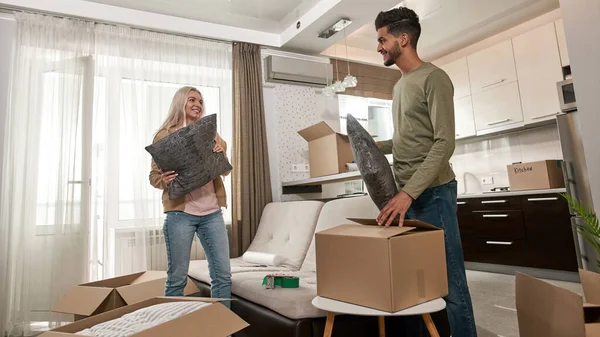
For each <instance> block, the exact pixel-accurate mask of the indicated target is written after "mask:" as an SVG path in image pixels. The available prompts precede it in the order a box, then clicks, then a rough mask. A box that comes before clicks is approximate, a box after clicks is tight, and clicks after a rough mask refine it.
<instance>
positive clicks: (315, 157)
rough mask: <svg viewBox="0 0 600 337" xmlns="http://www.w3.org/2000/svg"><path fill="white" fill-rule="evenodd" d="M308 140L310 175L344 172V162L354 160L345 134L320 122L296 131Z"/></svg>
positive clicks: (318, 175) (317, 175)
mask: <svg viewBox="0 0 600 337" xmlns="http://www.w3.org/2000/svg"><path fill="white" fill-rule="evenodd" d="M298 134H300V136H302V138H304V139H305V140H306V141H307V142H308V156H309V165H310V177H311V178H314V177H321V176H326V175H330V174H338V173H343V172H346V163H351V162H352V160H354V156H353V155H352V149H351V148H350V140H349V139H348V136H347V135H344V134H341V133H338V132H335V131H334V130H333V129H332V128H331V127H330V126H329V125H327V123H325V122H320V123H317V124H315V125H312V126H309V127H307V128H305V129H303V130H300V131H298Z"/></svg>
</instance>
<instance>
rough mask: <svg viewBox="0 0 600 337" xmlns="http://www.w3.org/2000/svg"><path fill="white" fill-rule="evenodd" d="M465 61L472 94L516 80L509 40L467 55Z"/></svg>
mask: <svg viewBox="0 0 600 337" xmlns="http://www.w3.org/2000/svg"><path fill="white" fill-rule="evenodd" d="M467 63H468V67H469V79H470V82H471V92H472V93H473V94H475V93H479V92H482V91H485V90H490V89H493V88H496V87H500V86H504V85H506V84H508V83H512V82H514V81H516V80H517V72H516V70H515V61H514V57H513V47H512V41H511V40H506V41H503V42H500V43H498V44H496V45H493V46H491V47H488V48H486V49H483V50H480V51H478V52H475V53H473V54H471V55H469V56H467ZM475 113H477V110H476V111H475Z"/></svg>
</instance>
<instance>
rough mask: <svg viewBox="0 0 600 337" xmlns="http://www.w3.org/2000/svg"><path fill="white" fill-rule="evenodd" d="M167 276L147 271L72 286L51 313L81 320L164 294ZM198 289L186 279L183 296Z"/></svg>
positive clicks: (162, 273) (163, 273)
mask: <svg viewBox="0 0 600 337" xmlns="http://www.w3.org/2000/svg"><path fill="white" fill-rule="evenodd" d="M166 280H167V273H166V272H164V271H146V272H140V273H135V274H130V275H125V276H120V277H115V278H110V279H105V280H101V281H97V282H91V283H85V284H80V285H78V286H75V287H73V288H72V289H71V290H69V292H67V294H65V296H63V297H62V298H61V299H60V300H59V301H58V302H57V303H56V304H55V305H54V307H53V308H52V311H54V312H60V313H65V314H73V315H74V316H75V317H74V319H75V320H76V321H77V320H80V319H83V318H86V317H89V316H94V315H97V314H100V313H103V312H106V311H109V310H113V309H116V308H119V307H122V306H125V305H128V304H133V303H137V302H140V301H144V300H147V299H149V298H153V297H156V296H163V295H164V293H165V282H166ZM198 291H199V290H198V288H197V287H196V286H195V285H194V282H192V281H191V280H190V279H189V278H188V283H187V285H186V287H185V289H184V295H191V294H194V293H197V292H198Z"/></svg>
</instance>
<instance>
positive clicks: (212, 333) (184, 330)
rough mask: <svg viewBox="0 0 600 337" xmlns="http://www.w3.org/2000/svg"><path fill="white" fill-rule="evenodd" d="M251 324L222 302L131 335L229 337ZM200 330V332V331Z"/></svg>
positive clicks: (136, 336)
mask: <svg viewBox="0 0 600 337" xmlns="http://www.w3.org/2000/svg"><path fill="white" fill-rule="evenodd" d="M247 326H249V324H248V323H246V322H245V321H244V320H242V319H241V318H240V317H239V316H237V315H236V314H234V313H233V312H232V311H231V310H229V309H227V308H226V307H225V306H224V305H222V304H220V303H214V304H211V305H209V306H207V307H204V308H201V309H198V310H196V311H194V312H191V313H189V314H187V315H185V316H181V317H178V318H176V319H173V320H170V321H168V322H165V323H163V324H160V325H158V326H155V327H153V328H150V329H147V330H144V331H141V332H138V333H136V334H133V335H131V337H164V336H177V337H196V336H198V335H201V336H203V337H227V336H230V335H233V334H234V333H236V332H238V331H240V330H242V329H244V328H246V327H247ZM199 332H200V333H199Z"/></svg>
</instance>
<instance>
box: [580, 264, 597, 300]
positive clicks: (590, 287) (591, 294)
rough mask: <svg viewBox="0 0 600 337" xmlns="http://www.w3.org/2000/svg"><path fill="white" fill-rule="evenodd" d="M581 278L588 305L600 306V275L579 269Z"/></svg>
mask: <svg viewBox="0 0 600 337" xmlns="http://www.w3.org/2000/svg"><path fill="white" fill-rule="evenodd" d="M579 278H580V279H581V286H582V287H583V295H584V296H585V301H586V303H593V304H599V305H600V274H598V273H594V272H592V271H589V270H583V269H579Z"/></svg>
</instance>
